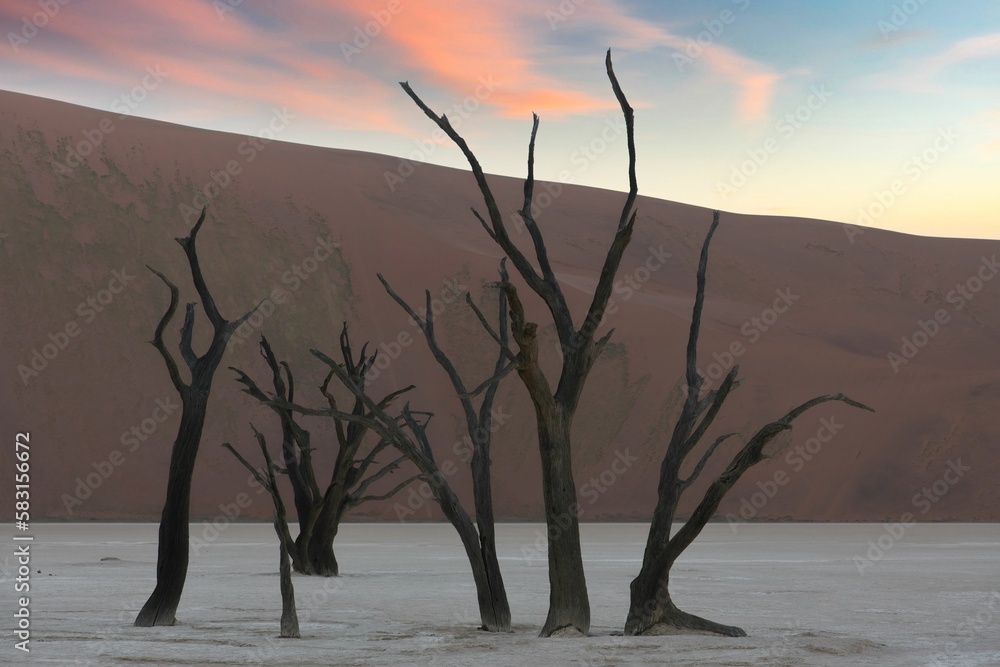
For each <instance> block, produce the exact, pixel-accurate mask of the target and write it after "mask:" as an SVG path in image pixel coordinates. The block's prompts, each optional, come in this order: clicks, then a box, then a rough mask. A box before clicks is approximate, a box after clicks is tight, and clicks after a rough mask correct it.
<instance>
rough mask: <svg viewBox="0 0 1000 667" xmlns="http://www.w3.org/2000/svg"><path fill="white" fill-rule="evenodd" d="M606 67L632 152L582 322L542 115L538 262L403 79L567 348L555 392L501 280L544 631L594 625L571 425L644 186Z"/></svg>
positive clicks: (444, 123)
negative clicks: (544, 153)
mask: <svg viewBox="0 0 1000 667" xmlns="http://www.w3.org/2000/svg"><path fill="white" fill-rule="evenodd" d="M605 68H606V70H607V76H608V79H609V80H610V82H611V87H612V90H613V91H614V94H615V97H616V98H617V100H618V103H619V105H620V106H621V110H622V114H623V115H624V117H625V127H626V132H627V139H628V154H629V165H628V175H629V191H628V195H627V196H626V198H625V203H624V205H623V207H622V211H621V215H620V217H619V220H618V223H617V226H616V229H615V234H614V239H613V240H612V242H611V246H610V248H609V249H608V252H607V255H606V256H605V258H604V265H603V267H602V269H601V276H600V279H599V280H598V284H597V287H596V289H595V291H594V296H593V299H592V300H591V303H590V307H589V309H588V311H587V315H586V317H585V318H584V320H583V323H582V324H581V325H580V327H579V328H577V327H576V325H574V323H573V317H572V314H571V313H570V311H569V306H568V305H567V303H566V298H565V296H564V294H563V291H562V288H561V287H560V285H559V282H558V281H557V279H556V275H555V272H554V271H553V269H552V265H551V263H550V262H549V257H548V251H547V250H546V247H545V242H544V240H543V238H542V233H541V231H540V229H539V227H538V225H537V223H536V221H535V219H534V217H533V215H532V206H533V198H534V184H535V181H534V151H535V135H536V133H537V131H538V116H537V115H533V122H532V128H531V139H530V141H529V143H528V174H527V178H526V179H525V181H524V202H523V204H522V207H521V210H520V211H518V213H519V215H520V217H521V219H522V220H523V221H524V226H525V228H526V229H527V230H528V234H529V235H530V237H531V241H532V244H533V246H534V255H535V261H536V262H537V265H538V268H537V269H536V268H535V266H534V264H533V263H532V260H530V259H529V258H528V257H527V256H526V255H525V254H524V253H523V252H522V251H521V250H520V249H519V248H518V247H517V245H516V244H515V243H514V241H513V239H511V237H510V235H509V234H508V231H507V229H506V227H505V225H504V220H503V216H502V215H501V213H500V208H499V206H498V204H497V202H496V198H495V197H494V196H493V192H492V190H491V189H490V186H489V183H488V182H487V180H486V175H485V174H484V173H483V169H482V167H481V166H480V164H479V160H478V159H477V158H476V156H475V154H474V153H473V152H472V149H470V148H469V145H468V144H467V143H466V141H465V139H463V138H462V137H461V136H460V135H459V134H458V132H456V131H455V129H454V128H453V127H452V125H451V122H450V121H449V120H448V118H447V116H443V115H441V116H439V115H437V114H436V113H434V111H432V110H431V109H430V107H428V106H427V105H426V104H425V103H424V102H423V100H421V99H420V97H419V96H418V95H417V94H416V93H415V92H413V90H412V89H411V88H410V86H409V84H408V83H405V82H403V83H401V84H400V85H401V86H402V87H403V90H405V91H406V93H407V95H409V96H410V98H411V99H412V100H413V101H414V102H415V103H416V105H417V106H418V107H419V108H420V109H421V110H422V111H423V112H424V113H425V114H426V115H427V116H428V117H429V118H430V119H431V120H433V121H434V122H435V123H436V124H437V126H438V127H439V128H441V129H442V130H443V131H444V132H445V134H447V135H448V137H449V138H450V139H451V140H452V141H453V142H454V143H455V144H456V145H457V146H458V147H459V148H460V149H461V151H462V153H463V154H464V155H465V158H466V160H467V161H468V163H469V166H470V167H471V168H472V174H473V176H474V177H475V180H476V184H477V185H478V186H479V190H480V193H481V194H482V197H483V202H484V204H485V206H486V212H487V215H488V218H489V223H487V221H486V220H484V219H483V217H482V216H481V215H480V214H479V212H478V211H476V209H475V208H473V209H472V212H473V214H474V215H475V216H476V218H477V219H478V220H479V222H480V224H482V226H483V228H484V229H485V230H486V233H487V234H489V236H490V238H491V239H493V241H494V242H496V244H497V245H498V246H499V247H500V248H501V249H502V250H503V252H504V253H505V254H506V255H507V257H509V258H510V261H511V263H512V264H513V266H514V268H515V269H516V270H517V272H518V273H519V274H520V276H521V278H522V279H523V280H524V281H525V282H526V283H527V285H528V287H530V288H531V290H532V291H534V292H535V293H536V294H537V295H538V296H539V297H541V299H542V301H543V302H544V303H545V305H546V307H547V308H548V310H549V312H550V314H551V316H552V321H553V323H554V324H555V329H556V333H557V335H558V337H559V343H560V346H561V348H562V352H563V354H562V368H561V371H560V373H559V381H558V384H557V385H556V388H555V390H554V391H553V389H552V386H551V384H550V383H549V380H548V378H547V377H546V376H545V374H544V373H543V371H542V368H541V365H540V359H539V346H538V340H537V330H538V325H537V324H536V323H534V322H529V321H528V320H527V318H526V316H525V312H524V308H523V306H522V304H521V300H520V298H519V297H518V295H517V289H516V288H515V286H514V285H513V284H512V283H510V282H509V281H502V282H501V284H500V286H501V287H502V289H503V290H504V291H505V292H506V294H507V297H508V300H509V303H510V322H511V334H512V336H513V338H514V341H515V342H516V343H517V345H518V349H519V355H518V356H519V359H520V363H519V366H518V369H517V372H518V375H519V376H520V378H521V381H522V382H523V383H524V386H525V387H526V388H527V390H528V393H529V395H530V396H531V401H532V403H533V404H534V407H535V414H536V418H537V424H538V447H539V451H540V453H541V460H542V485H543V489H542V491H543V497H544V504H545V520H546V523H547V534H548V564H549V612H548V616H547V618H546V620H545V624H544V626H543V627H542V630H541V636H543V637H544V636H550V635H552V634H553V633H556V632H559V631H565V632H568V633H578V634H582V635H585V634H587V632H588V631H589V629H590V600H589V598H588V596H587V581H586V577H585V575H584V569H583V557H582V555H581V551H580V527H579V517H578V511H579V505H578V503H577V494H576V484H575V483H574V480H573V469H572V464H571V459H572V447H571V440H570V431H571V428H572V425H573V417H574V415H575V414H576V409H577V406H578V404H579V400H580V395H581V394H582V392H583V387H584V383H585V381H586V379H587V376H588V374H589V373H590V370H591V368H592V367H593V365H594V362H595V361H596V360H597V358H598V356H600V354H601V352H602V350H603V349H604V347H605V346H606V345H607V343H608V340H609V339H610V337H611V333H612V332H610V331H609V332H608V333H607V334H605V335H604V336H602V337H601V338H599V339H595V336H594V334H595V331H596V330H597V328H598V326H599V325H600V323H601V320H602V319H603V317H604V313H605V310H606V308H607V305H608V300H609V298H610V296H611V291H612V287H613V285H614V280H615V275H616V273H617V272H618V266H619V264H620V263H621V259H622V255H623V254H624V252H625V249H626V247H628V244H629V241H630V240H631V238H632V229H633V226H634V224H635V216H636V212H635V210H634V209H633V206H634V203H635V199H636V195H637V192H638V186H637V183H636V175H635V133H634V127H633V125H634V123H633V110H632V107H631V106H629V103H628V100H627V99H626V98H625V94H624V93H623V92H622V89H621V86H620V85H619V84H618V79H617V77H616V76H615V73H614V69H613V67H612V63H611V51H610V49H609V50H608V53H607V57H606V58H605Z"/></svg>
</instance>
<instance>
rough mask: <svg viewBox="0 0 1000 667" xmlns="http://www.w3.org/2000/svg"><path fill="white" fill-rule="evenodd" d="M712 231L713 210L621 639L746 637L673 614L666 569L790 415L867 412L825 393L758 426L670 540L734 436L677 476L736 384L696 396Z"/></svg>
mask: <svg viewBox="0 0 1000 667" xmlns="http://www.w3.org/2000/svg"><path fill="white" fill-rule="evenodd" d="M718 226H719V212H718V211H716V212H715V213H714V215H713V218H712V225H711V227H710V228H709V230H708V234H707V235H706V236H705V242H704V244H703V245H702V249H701V258H700V260H699V263H698V274H697V288H696V292H695V302H694V308H693V311H692V317H691V328H690V332H689V335H688V343H687V368H686V374H685V375H686V389H687V396H686V398H685V402H684V406H683V407H682V409H681V414H680V416H679V417H678V419H677V423H676V425H675V426H674V431H673V434H672V436H671V439H670V442H669V443H668V445H667V449H666V452H665V453H664V456H663V463H662V464H661V466H660V481H659V485H658V489H657V491H658V499H657V503H656V508H655V510H654V511H653V520H652V522H651V524H650V528H649V536H648V538H647V540H646V550H645V553H644V554H643V559H642V567H641V569H640V570H639V574H638V576H636V578H635V579H634V580H633V581H632V584H631V586H630V594H631V601H630V607H629V612H628V617H627V618H626V620H625V634H626V635H641V634H660V633H663V632H677V631H693V632H708V633H714V634H719V635H724V636H728V637H743V636H746V632H744V631H743V630H742V629H741V628H738V627H735V626H731V625H724V624H722V623H716V622H715V621H710V620H707V619H704V618H701V617H700V616H695V615H694V614H690V613H687V612H685V611H682V610H680V609H678V608H677V606H676V605H675V604H674V602H673V600H671V598H670V589H669V585H670V570H671V568H672V567H673V565H674V563H675V562H676V561H677V559H678V557H679V556H680V555H681V554H682V553H683V552H684V550H685V549H687V548H688V547H689V546H690V545H691V543H692V542H694V540H695V538H696V537H698V535H699V534H700V533H701V531H702V529H704V527H705V526H706V525H707V524H708V522H709V521H710V520H711V519H712V517H713V516H715V513H716V511H717V510H718V508H719V505H720V503H721V502H722V499H723V498H724V497H725V495H726V493H728V492H729V490H730V489H731V488H732V487H733V485H734V484H736V482H737V481H739V479H740V477H742V476H743V474H744V473H745V472H746V471H747V470H749V469H750V468H751V467H753V466H754V465H756V464H758V463H760V462H761V461H763V460H764V459H765V458H766V457H765V456H764V448H765V447H766V446H767V445H768V443H770V442H771V441H772V440H773V439H774V438H775V437H776V436H777V435H778V434H779V433H782V432H784V431H787V430H789V429H791V428H792V422H794V421H795V419H796V418H797V417H799V416H800V415H802V414H803V413H804V412H806V411H807V410H810V409H811V408H813V407H816V406H817V405H820V404H821V403H826V402H829V401H839V402H842V403H846V404H847V405H850V406H852V407H856V408H861V409H863V410H868V411H872V410H871V408H869V407H868V406H866V405H864V404H862V403H858V402H857V401H854V400H852V399H850V398H848V397H847V396H845V395H844V394H829V395H825V396H818V397H816V398H813V399H810V400H809V401H806V402H805V403H803V404H801V405H799V406H798V407H796V408H794V409H793V410H790V411H789V412H788V413H787V414H786V415H785V416H784V417H782V418H781V419H778V420H776V421H773V422H771V423H769V424H765V425H764V426H763V427H761V428H760V429H759V430H758V431H757V433H756V434H754V436H753V437H752V438H750V440H748V441H747V442H746V444H744V445H743V447H742V448H741V449H739V450H738V451H737V452H736V454H735V455H734V456H733V458H732V460H731V461H730V463H729V465H728V466H727V467H726V468H725V470H723V471H722V473H721V474H720V475H719V476H718V477H716V478H715V480H714V481H713V482H712V483H711V484H710V485H709V487H708V489H707V490H706V491H705V493H704V495H703V496H702V499H701V501H700V502H699V503H698V506H697V507H696V508H695V510H694V512H693V513H692V514H691V516H690V517H689V518H688V520H687V521H685V522H684V524H683V525H682V526H681V528H680V529H679V530H678V531H677V533H676V534H674V535H671V530H672V527H673V520H674V517H675V516H676V514H677V506H678V504H679V503H680V500H681V497H682V495H683V494H684V492H685V491H686V490H687V489H688V488H689V487H690V486H691V485H692V484H693V483H694V482H695V480H697V479H698V476H699V475H700V474H701V472H702V470H703V469H704V468H705V465H706V464H707V463H708V461H709V460H710V459H711V457H712V455H713V454H714V453H715V450H716V448H717V447H718V446H719V445H721V444H722V443H723V442H725V441H726V440H727V439H728V438H730V437H731V436H733V435H735V434H733V433H728V434H725V435H721V436H718V437H717V438H716V439H715V440H714V441H713V442H712V443H711V444H710V445H708V447H706V448H705V449H704V451H703V452H702V453H701V455H700V457H699V458H698V460H697V463H696V464H695V465H694V467H693V469H692V471H691V473H690V474H689V475H688V476H687V477H686V478H683V479H682V478H681V476H680V471H681V468H682V466H683V465H684V462H685V460H686V459H687V458H688V456H689V455H691V454H693V453H694V451H695V449H696V448H697V447H698V445H699V443H700V441H701V438H702V436H704V435H705V433H706V432H707V431H708V429H709V427H710V426H711V424H712V422H713V420H714V419H715V417H716V415H717V414H718V413H719V411H720V410H721V408H722V405H723V403H724V402H725V400H726V398H727V397H728V396H729V393H730V392H731V391H732V390H733V389H735V388H736V387H737V386H738V384H739V381H738V380H737V376H738V374H739V366H736V367H734V368H733V369H732V370H730V371H729V374H728V375H727V376H726V378H725V379H724V380H723V381H722V383H721V384H720V385H719V388H718V389H713V390H710V391H708V392H706V393H705V395H704V396H702V394H701V386H702V383H703V378H702V377H701V375H700V374H699V373H698V366H697V350H698V334H699V331H700V327H701V313H702V309H703V307H704V302H705V282H706V273H707V270H708V249H709V245H710V244H711V242H712V237H713V235H714V234H715V230H716V228H717V227H718Z"/></svg>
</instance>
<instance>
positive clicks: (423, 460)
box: [274, 343, 513, 632]
mask: <svg viewBox="0 0 1000 667" xmlns="http://www.w3.org/2000/svg"><path fill="white" fill-rule="evenodd" d="M348 345H349V343H348ZM310 351H311V352H312V354H313V355H315V356H316V357H317V358H318V359H320V360H321V361H322V362H323V363H325V364H326V365H327V366H329V367H330V370H331V372H332V373H333V374H334V375H335V376H336V377H337V380H338V381H339V382H340V383H341V384H342V385H343V386H344V387H345V388H347V389H348V390H349V391H350V392H351V394H352V395H353V396H354V397H355V399H357V400H359V401H361V403H362V404H363V406H364V412H363V413H354V412H351V413H347V412H342V411H340V410H337V409H336V408H334V407H331V408H329V409H326V408H323V409H318V408H309V407H305V406H302V405H297V404H292V403H288V402H286V401H282V400H280V399H278V398H275V400H274V403H275V405H277V406H279V407H284V408H286V409H288V410H292V411H294V412H297V413H299V414H303V415H318V416H327V417H333V418H335V419H342V420H344V421H347V422H351V423H355V424H360V425H362V426H364V427H366V428H368V429H371V430H372V431H373V432H375V433H376V434H378V435H379V437H381V438H382V439H383V440H385V441H387V442H389V443H391V444H392V446H393V447H395V448H396V449H398V450H399V451H400V453H402V454H403V455H405V456H406V457H407V458H408V459H409V460H410V461H412V462H413V464H414V466H415V467H416V468H417V470H418V471H419V473H420V477H421V479H423V481H425V482H426V483H427V485H428V487H429V488H430V491H431V494H432V495H433V497H434V499H435V500H436V501H437V503H438V505H439V506H440V507H441V512H442V513H443V514H444V515H445V517H446V518H447V519H448V520H449V521H450V522H451V524H452V525H453V526H454V527H455V530H456V531H457V532H458V535H459V538H460V539H461V540H462V546H463V547H464V548H465V553H466V557H467V558H468V559H469V565H470V566H471V568H472V576H473V580H474V581H475V584H476V597H477V600H478V603H479V613H480V618H481V620H482V629H484V630H487V631H490V632H509V631H510V610H509V607H508V606H507V599H506V593H505V592H504V589H503V587H502V580H500V579H499V569H498V568H497V569H495V570H491V568H490V566H489V565H487V557H488V556H487V554H485V553H484V551H483V543H482V540H481V537H480V535H479V532H478V531H477V527H476V524H475V523H474V522H473V520H472V518H471V517H470V516H469V514H468V513H467V512H466V511H465V509H464V508H463V507H462V504H461V502H460V501H459V499H458V496H457V495H456V494H455V492H454V491H453V490H452V488H451V486H450V485H449V484H448V480H447V475H446V474H445V473H443V472H442V471H441V470H440V469H439V468H438V464H437V462H436V461H435V459H434V452H433V450H432V448H431V445H430V441H429V439H428V437H427V424H428V422H429V421H430V418H431V416H432V415H431V414H430V413H426V412H417V411H413V410H411V409H410V405H409V403H407V404H405V405H404V407H403V409H402V413H401V414H398V415H390V414H389V413H388V412H387V411H386V409H385V407H383V406H382V405H380V404H379V403H378V402H376V401H375V400H374V399H372V398H371V397H370V396H368V394H367V393H366V392H365V389H364V387H363V385H362V384H361V383H360V382H358V381H357V379H356V378H355V377H352V376H351V374H350V372H349V371H348V370H347V369H345V368H344V367H343V365H342V364H340V363H338V362H336V361H334V360H333V359H331V358H330V357H328V356H327V355H326V354H324V353H323V352H321V351H319V350H310ZM376 354H377V353H376ZM375 356H376V355H375V354H372V355H371V356H369V357H368V358H367V360H366V362H365V363H366V365H367V366H369V367H370V365H371V364H373V363H374V361H375ZM508 366H511V367H512V366H513V364H508ZM501 376H502V373H501V374H498V375H495V376H493V377H492V378H490V379H489V380H487V381H486V382H485V383H483V384H481V385H480V386H479V388H477V389H476V390H474V391H473V392H470V394H475V392H476V391H486V390H489V388H490V386H491V385H492V384H494V383H497V382H499V381H500V379H501ZM498 583H499V584H500V585H499V586H498Z"/></svg>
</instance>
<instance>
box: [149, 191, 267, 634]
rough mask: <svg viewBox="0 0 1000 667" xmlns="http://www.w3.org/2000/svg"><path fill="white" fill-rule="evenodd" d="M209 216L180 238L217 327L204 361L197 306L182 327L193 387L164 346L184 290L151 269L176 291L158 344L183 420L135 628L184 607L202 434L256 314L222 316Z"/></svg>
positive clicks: (166, 621)
mask: <svg viewBox="0 0 1000 667" xmlns="http://www.w3.org/2000/svg"><path fill="white" fill-rule="evenodd" d="M205 213H206V209H202V211H201V216H200V217H199V218H198V222H197V223H195V225H194V227H193V228H192V229H191V234H190V235H189V236H187V237H186V238H180V239H177V242H178V243H180V245H181V247H182V248H183V249H184V253H185V255H186V256H187V260H188V266H189V267H190V269H191V277H192V279H193V281H194V285H195V289H196V290H197V292H198V295H199V297H200V298H201V304H202V308H203V310H204V311H205V315H206V316H207V317H208V320H209V322H210V323H211V324H212V328H213V335H212V342H211V343H210V345H209V348H208V351H206V352H205V354H204V355H202V356H200V357H199V356H197V355H196V354H195V352H194V350H193V349H192V347H191V342H192V337H193V333H194V306H195V304H193V303H189V304H187V307H186V309H185V314H184V324H183V325H182V327H181V338H180V347H179V349H180V353H181V357H182V359H183V360H184V362H185V363H186V365H187V368H188V371H189V372H190V375H191V381H190V384H185V383H184V382H183V380H182V379H181V376H180V371H179V370H178V367H177V363H176V362H175V361H174V358H173V355H171V353H170V352H169V350H168V349H167V347H166V344H165V343H164V342H163V331H164V330H165V329H166V326H167V324H168V323H169V322H170V320H171V319H172V317H173V315H174V312H175V311H176V310H177V303H178V296H179V292H178V290H177V287H176V286H175V285H174V284H173V283H171V282H170V281H169V280H168V279H167V278H166V276H164V275H163V274H162V273H160V272H159V271H156V270H155V269H152V268H150V270H151V271H153V272H154V273H155V274H156V275H157V276H159V277H160V279H161V280H162V281H163V282H164V283H165V284H166V285H167V287H168V288H169V289H170V305H169V306H168V307H167V310H166V312H165V313H164V314H163V317H162V318H160V322H159V324H158V325H157V327H156V331H155V333H154V336H153V341H152V342H153V346H154V347H156V349H157V350H158V351H159V352H160V355H161V356H162V357H163V360H164V363H165V364H166V366H167V371H168V372H169V374H170V379H171V381H172V382H173V385H174V388H175V389H176V390H177V392H178V393H179V394H180V397H181V422H180V426H179V427H178V430H177V437H176V438H175V440H174V445H173V449H172V450H171V454H170V472H169V474H168V477H167V497H166V501H165V502H164V505H163V512H162V513H161V515H160V530H159V546H158V549H157V560H156V587H155V588H154V589H153V593H152V594H151V595H150V596H149V599H148V600H147V601H146V604H145V605H143V607H142V609H141V610H140V611H139V615H138V616H137V617H136V619H135V625H136V626H140V627H151V626H154V625H173V624H174V623H175V622H176V614H177V605H178V604H179V603H180V599H181V593H182V592H183V590H184V581H185V579H186V578H187V568H188V555H189V554H188V550H189V537H190V535H189V528H188V517H189V510H190V497H191V477H192V475H193V474H194V465H195V461H196V459H197V457H198V447H199V445H200V444H201V434H202V430H203V428H204V426H205V414H206V411H207V409H208V397H209V394H210V392H211V390H212V378H213V376H214V375H215V370H216V369H217V368H218V367H219V363H220V362H221V361H222V356H223V354H224V353H225V351H226V345H227V344H228V343H229V338H230V337H231V336H232V334H233V332H234V331H235V330H236V329H237V328H238V327H239V326H240V325H242V324H243V322H244V321H246V319H247V318H248V317H250V315H251V314H253V312H254V310H256V308H254V309H253V310H251V311H250V312H248V313H246V314H245V315H243V317H241V318H240V319H239V320H237V321H235V322H229V321H227V320H226V319H224V318H223V317H222V315H221V314H220V313H219V310H218V308H217V307H216V305H215V300H214V299H213V298H212V295H211V293H210V292H209V290H208V287H207V286H206V284H205V279H204V277H203V276H202V273H201V266H200V264H199V262H198V255H197V251H196V249H195V239H196V236H197V234H198V231H199V230H200V229H201V225H202V223H204V221H205Z"/></svg>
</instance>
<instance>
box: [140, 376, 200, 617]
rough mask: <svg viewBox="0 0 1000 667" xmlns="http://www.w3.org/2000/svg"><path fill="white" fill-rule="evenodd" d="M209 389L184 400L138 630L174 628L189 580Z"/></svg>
mask: <svg viewBox="0 0 1000 667" xmlns="http://www.w3.org/2000/svg"><path fill="white" fill-rule="evenodd" d="M207 403H208V388H206V389H204V390H203V391H202V392H198V391H197V390H196V389H195V388H194V387H192V388H191V392H190V394H189V396H188V398H187V400H183V401H182V412H181V423H180V427H179V428H178V431H177V438H176V440H175V441H174V447H173V450H172V452H171V455H170V473H169V476H168V478H167V498H166V501H165V502H164V504H163V511H162V513H161V514H160V531H159V546H158V548H157V558H156V588H154V589H153V593H152V594H151V595H150V596H149V599H148V600H147V601H146V604H145V605H143V607H142V610H141V611H140V612H139V615H138V616H137V617H136V619H135V625H136V626H138V627H152V626H154V625H173V624H174V623H175V622H176V620H177V619H176V613H177V605H178V604H179V603H180V601H181V593H182V592H183V591H184V582H185V580H186V579H187V568H188V557H189V553H188V552H189V544H190V532H189V521H188V518H189V514H190V512H189V510H190V497H191V477H192V476H193V474H194V464H195V459H196V458H197V456H198V446H199V444H200V442H201V432H202V429H203V427H204V425H205V412H206V409H207V407H208V406H207Z"/></svg>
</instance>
